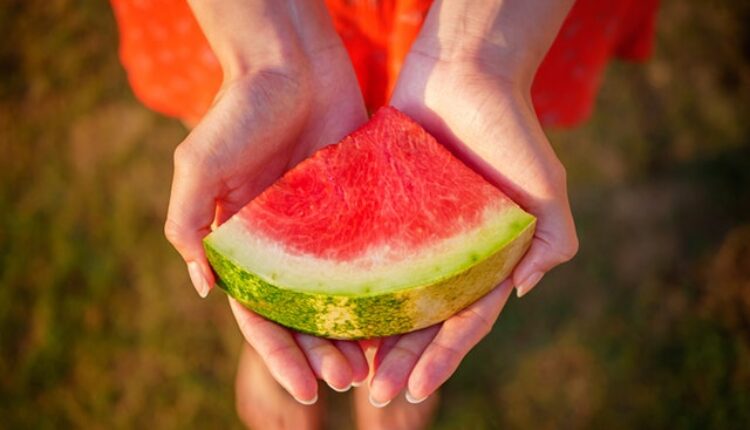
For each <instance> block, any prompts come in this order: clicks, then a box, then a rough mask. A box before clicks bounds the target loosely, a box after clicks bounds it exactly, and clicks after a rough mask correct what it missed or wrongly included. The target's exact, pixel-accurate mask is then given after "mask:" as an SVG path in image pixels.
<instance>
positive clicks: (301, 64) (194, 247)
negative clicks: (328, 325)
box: [165, 43, 368, 403]
mask: <svg viewBox="0 0 750 430" xmlns="http://www.w3.org/2000/svg"><path fill="white" fill-rule="evenodd" d="M300 51H301V52H297V53H294V52H291V53H290V52H287V53H286V54H285V57H284V58H283V63H282V65H280V66H272V65H266V66H263V67H260V66H257V67H256V66H254V67H251V68H250V69H249V70H246V71H244V72H243V73H242V75H241V76H239V77H236V78H232V79H230V80H228V81H227V82H226V84H225V85H224V86H223V88H222V90H221V91H220V93H219V95H218V96H217V98H216V101H215V103H214V105H213V107H212V108H211V109H210V111H209V112H208V113H207V114H206V115H205V117H204V118H203V119H202V120H201V122H200V123H199V124H198V125H197V126H196V127H195V128H194V129H193V130H192V132H191V133H190V134H189V135H188V137H187V138H186V139H185V140H184V141H183V142H182V143H181V144H180V145H179V146H178V147H177V149H176V151H175V154H174V177H173V182H172V192H171V197H170V202H169V211H168V216H167V221H166V225H165V234H166V236H167V238H168V239H169V241H170V242H171V243H172V244H173V245H174V247H175V248H176V249H177V250H178V252H179V253H180V255H181V256H182V257H183V259H184V260H185V262H186V263H187V267H188V272H189V274H190V278H191V280H192V282H193V284H194V285H195V288H196V290H197V291H198V293H199V294H200V295H201V296H202V297H205V296H206V295H207V294H208V292H209V291H210V290H211V289H212V288H213V286H214V282H215V279H214V275H213V272H212V271H211V268H210V266H209V264H208V262H207V260H206V256H205V253H204V250H203V246H202V243H201V241H202V239H203V238H204V237H205V236H206V235H207V234H208V233H209V232H210V231H211V228H212V225H215V224H221V223H222V222H223V221H225V220H226V219H228V218H229V217H230V216H231V215H232V214H234V213H235V212H237V211H238V210H239V209H240V208H242V207H243V206H244V205H245V204H247V203H248V202H249V201H250V200H251V199H252V198H253V197H255V196H256V195H257V194H259V193H260V192H261V191H262V190H264V189H265V188H266V187H267V186H269V185H270V184H271V183H272V182H273V181H274V180H276V179H277V178H278V177H279V176H281V175H282V174H283V173H284V172H285V171H286V170H288V169H289V168H291V167H292V166H293V165H295V164H296V163H298V162H299V161H301V160H303V159H304V158H306V157H307V156H309V155H311V154H312V153H313V152H314V151H315V150H316V149H318V148H320V147H321V146H324V145H327V144H330V143H335V142H336V141H338V140H340V139H341V138H343V137H344V136H345V135H346V134H348V133H350V132H351V131H353V130H354V129H355V128H356V127H358V126H359V125H361V124H362V123H363V122H365V121H366V118H367V117H366V111H365V109H364V105H363V102H362V98H361V95H360V93H359V89H358V87H357V82H356V78H355V76H354V72H353V70H352V68H351V65H350V63H349V60H348V57H347V55H346V52H345V51H344V49H343V47H342V46H341V45H340V43H338V44H337V43H333V44H330V45H324V46H318V47H315V49H314V50H312V51H304V50H300ZM230 304H231V308H232V311H233V313H234V316H235V318H236V320H237V323H238V325H239V327H240V330H241V331H242V334H243V335H244V337H245V339H246V340H247V341H248V342H249V343H250V345H251V346H252V347H253V348H255V350H256V351H257V352H258V354H259V355H260V356H261V357H262V358H263V360H264V361H265V364H266V365H267V366H268V368H269V370H270V372H271V374H272V375H273V376H274V377H275V379H276V380H277V381H278V382H279V383H280V384H281V385H282V386H283V387H284V388H285V389H286V390H287V391H288V392H289V393H290V394H291V395H292V396H294V397H295V398H296V399H298V400H299V401H300V402H303V403H310V402H313V401H314V400H315V399H316V398H317V380H316V377H317V378H320V379H323V380H325V381H326V382H327V383H328V384H329V385H330V386H331V387H333V388H334V389H339V390H343V389H346V388H348V387H349V386H350V385H351V384H352V382H356V381H361V380H363V379H365V377H366V376H367V373H368V368H367V363H366V361H365V358H364V356H363V354H362V351H361V349H360V348H359V346H358V344H356V343H353V342H339V341H329V340H325V339H320V338H317V337H313V336H308V335H304V334H300V333H296V332H293V331H290V330H288V329H286V328H284V327H281V326H279V325H277V324H275V323H273V322H270V321H268V320H266V319H264V318H262V317H260V316H258V315H256V314H255V313H253V312H252V311H250V310H248V309H246V308H245V307H243V306H242V305H240V304H239V303H238V302H236V301H234V300H233V299H230Z"/></svg>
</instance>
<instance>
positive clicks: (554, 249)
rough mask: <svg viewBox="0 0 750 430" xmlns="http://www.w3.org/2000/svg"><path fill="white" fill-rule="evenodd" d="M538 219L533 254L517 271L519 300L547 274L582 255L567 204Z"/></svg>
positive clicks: (530, 252) (531, 249) (532, 244)
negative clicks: (577, 255)
mask: <svg viewBox="0 0 750 430" xmlns="http://www.w3.org/2000/svg"><path fill="white" fill-rule="evenodd" d="M538 220H539V221H538V225H537V230H536V233H535V234H534V239H533V240H532V241H531V246H530V247H529V251H528V252H527V253H526V255H525V256H524V257H523V259H522V260H521V262H520V263H519V264H518V265H517V266H516V268H515V269H514V270H513V274H512V279H513V285H515V286H516V294H517V295H518V297H523V296H524V295H525V294H527V293H528V292H529V291H531V289H533V288H534V287H535V286H536V285H537V284H538V283H539V281H540V280H541V279H542V277H543V276H544V274H545V273H546V272H549V271H550V270H552V269H553V268H554V267H555V266H558V265H560V264H562V263H565V262H566V261H569V260H571V259H572V258H573V257H574V256H575V255H576V253H577V252H578V237H577V236H576V231H575V224H574V223H573V216H572V215H571V213H570V209H569V207H568V206H567V204H566V205H561V207H558V208H555V209H553V210H551V211H548V212H547V213H542V214H540V215H539V218H538Z"/></svg>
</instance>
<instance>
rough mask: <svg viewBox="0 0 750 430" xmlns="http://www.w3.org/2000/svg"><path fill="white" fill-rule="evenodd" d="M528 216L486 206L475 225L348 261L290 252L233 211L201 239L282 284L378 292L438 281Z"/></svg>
mask: <svg viewBox="0 0 750 430" xmlns="http://www.w3.org/2000/svg"><path fill="white" fill-rule="evenodd" d="M531 222H533V217H532V216H531V215H529V214H527V213H526V212H524V211H523V210H521V209H520V208H518V207H517V206H515V205H512V204H511V205H507V204H504V205H502V207H494V208H492V207H490V208H488V209H487V210H485V213H484V215H483V220H482V222H480V223H479V226H478V227H476V228H473V229H470V230H468V231H466V232H464V233H462V234H458V235H455V236H453V237H451V238H448V239H445V240H442V241H440V242H438V243H436V244H434V245H433V246H430V247H425V248H424V249H422V250H416V251H415V250H413V249H391V248H388V247H385V246H381V247H378V248H374V249H372V250H370V251H369V252H367V253H366V254H365V255H364V256H362V257H360V258H357V259H354V260H351V261H336V260H333V259H323V258H319V257H316V256H312V255H306V254H299V253H290V252H288V250H287V249H286V248H285V247H284V246H283V245H282V244H280V243H278V242H275V241H272V240H270V239H268V238H267V237H264V236H263V235H259V234H257V233H255V232H252V231H250V230H248V228H247V226H246V224H245V223H244V222H243V221H242V220H241V219H239V217H237V216H235V217H233V218H231V219H230V220H229V221H227V222H226V223H224V224H223V225H222V226H220V227H219V228H218V229H216V230H215V231H214V232H213V233H211V235H209V236H208V237H207V238H206V242H207V243H208V244H209V245H210V246H211V247H213V248H214V249H215V250H216V251H217V252H219V253H221V254H222V255H223V256H224V257H225V258H227V259H228V260H231V261H232V262H233V263H234V264H236V265H237V266H239V267H240V268H242V269H244V270H246V271H247V272H250V273H253V274H255V275H257V276H258V277H260V278H261V279H263V280H264V281H266V282H268V283H269V284H272V285H275V286H277V287H279V288H281V289H289V290H294V291H300V292H310V293H325V294H335V295H362V294H379V293H385V292H391V291H398V290H401V289H404V288H409V287H412V286H418V285H427V284H433V283H436V282H439V281H441V280H443V279H446V278H449V277H451V276H454V275H455V274H456V273H458V272H461V271H463V270H466V268H467V267H470V266H472V265H473V264H476V263H477V262H480V261H482V260H484V259H485V258H487V257H488V256H490V255H492V254H494V253H495V252H496V251H497V250H499V249H501V248H503V247H504V246H505V245H506V244H508V243H509V242H510V241H512V240H513V239H514V238H516V236H517V235H518V233H519V231H520V230H522V229H525V228H526V227H527V226H528V225H529V223H531Z"/></svg>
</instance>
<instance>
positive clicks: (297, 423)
mask: <svg viewBox="0 0 750 430" xmlns="http://www.w3.org/2000/svg"><path fill="white" fill-rule="evenodd" d="M235 396H236V399H237V405H236V406H237V413H238V415H239V417H240V419H241V420H242V422H243V423H244V424H245V426H247V427H248V428H250V429H254V430H280V429H289V430H314V429H319V428H320V426H321V415H322V411H323V409H322V407H321V405H320V403H321V402H320V401H318V403H316V404H314V405H311V406H305V405H302V404H300V403H298V402H297V401H296V400H294V398H293V397H292V396H291V395H289V393H287V392H286V391H285V390H284V389H283V388H282V387H281V386H280V385H279V384H278V383H277V382H276V380H275V379H273V376H271V374H270V373H269V372H268V369H267V368H266V365H265V364H264V363H263V361H262V360H261V358H260V357H259V356H258V354H257V353H256V352H255V350H253V349H252V347H250V345H248V344H245V345H244V346H243V348H242V353H241V354H240V361H239V365H238V369H237V379H236V381H235Z"/></svg>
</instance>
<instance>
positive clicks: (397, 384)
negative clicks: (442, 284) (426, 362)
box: [370, 325, 440, 407]
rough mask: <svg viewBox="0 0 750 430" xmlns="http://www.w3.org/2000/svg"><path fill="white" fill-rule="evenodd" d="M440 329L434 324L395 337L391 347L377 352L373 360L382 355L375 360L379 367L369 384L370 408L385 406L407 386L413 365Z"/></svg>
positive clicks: (386, 346)
mask: <svg viewBox="0 0 750 430" xmlns="http://www.w3.org/2000/svg"><path fill="white" fill-rule="evenodd" d="M439 329H440V326H439V325H435V326H431V327H428V328H425V329H422V330H419V331H415V332H412V333H407V334H405V335H403V336H401V337H399V338H397V340H396V341H395V343H394V344H392V345H384V346H385V348H384V349H383V351H384V352H383V353H381V351H380V349H379V350H378V353H377V354H376V357H377V355H381V358H380V359H379V360H378V359H377V358H376V362H378V361H379V362H380V364H379V365H378V366H377V367H376V369H375V375H374V376H373V378H372V381H370V403H372V404H373V406H376V407H383V406H385V405H387V404H388V403H390V401H391V400H392V399H393V398H394V397H396V395H398V393H399V392H401V390H403V389H404V387H406V383H407V381H408V379H409V374H410V373H411V371H412V369H413V368H414V364H415V363H417V360H418V359H419V356H420V355H421V354H422V351H424V349H425V348H426V347H427V345H428V344H429V343H430V341H431V340H432V339H433V338H434V337H435V334H436V333H437V332H438V330H439ZM384 343H385V342H384Z"/></svg>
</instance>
